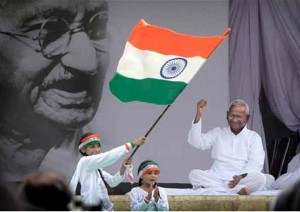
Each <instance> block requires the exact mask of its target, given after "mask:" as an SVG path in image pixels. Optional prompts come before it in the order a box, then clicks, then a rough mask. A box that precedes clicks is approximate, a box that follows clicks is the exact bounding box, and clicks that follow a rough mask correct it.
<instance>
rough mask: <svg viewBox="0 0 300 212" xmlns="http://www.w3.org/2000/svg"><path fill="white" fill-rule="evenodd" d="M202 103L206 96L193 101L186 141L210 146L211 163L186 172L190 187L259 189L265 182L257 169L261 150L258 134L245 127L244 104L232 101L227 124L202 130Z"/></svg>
mask: <svg viewBox="0 0 300 212" xmlns="http://www.w3.org/2000/svg"><path fill="white" fill-rule="evenodd" d="M206 106H207V102H206V100H203V99H202V100H200V101H199V102H198V103H197V113H196V116H195V119H194V123H193V125H192V128H191V129H190V131H189V136H188V143H189V144H191V145H192V146H194V147H195V148H197V149H201V150H206V149H211V158H212V159H213V164H212V167H211V168H210V169H209V170H205V171H203V170H199V169H194V170H192V171H191V172H190V175H189V180H190V182H191V184H192V185H193V188H195V189H197V188H210V189H215V190H216V191H224V190H225V191H226V192H228V193H237V194H241V195H247V194H249V193H251V192H254V191H259V190H261V189H262V188H263V187H264V186H265V184H266V176H265V175H264V174H263V173H261V170H262V168H263V163H264V157H265V152H264V150H263V146H262V141H261V137H260V136H259V135H258V134H257V133H256V132H254V131H251V130H249V129H247V126H246V124H247V122H248V119H249V106H248V104H247V103H246V102H245V101H243V100H240V99H238V100H235V101H233V102H232V103H231V104H230V106H229V111H228V112H227V121H228V124H229V126H228V127H223V128H221V127H218V128H214V129H212V130H210V131H208V132H206V133H203V132H202V129H201V128H202V126H201V118H202V114H203V112H204V111H205V109H206Z"/></svg>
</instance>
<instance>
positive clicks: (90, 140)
mask: <svg viewBox="0 0 300 212" xmlns="http://www.w3.org/2000/svg"><path fill="white" fill-rule="evenodd" d="M94 143H97V144H100V136H99V135H98V134H92V135H89V136H87V137H85V138H83V139H82V140H81V141H80V145H79V147H78V149H82V148H85V147H87V146H88V145H91V144H94Z"/></svg>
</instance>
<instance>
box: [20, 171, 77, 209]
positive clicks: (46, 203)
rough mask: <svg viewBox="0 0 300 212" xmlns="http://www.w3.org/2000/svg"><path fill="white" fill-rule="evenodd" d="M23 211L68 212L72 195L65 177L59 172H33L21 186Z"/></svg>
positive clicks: (25, 178)
mask: <svg viewBox="0 0 300 212" xmlns="http://www.w3.org/2000/svg"><path fill="white" fill-rule="evenodd" d="M19 196H20V199H21V200H22V201H21V202H22V209H23V210H43V211H68V210H70V209H71V208H70V206H71V203H72V195H71V192H70V190H69V187H68V184H67V181H66V179H65V178H64V176H62V175H61V174H59V173H57V172H43V171H33V172H31V173H30V174H28V175H26V176H25V177H24V179H23V180H22V182H21V184H20V186H19Z"/></svg>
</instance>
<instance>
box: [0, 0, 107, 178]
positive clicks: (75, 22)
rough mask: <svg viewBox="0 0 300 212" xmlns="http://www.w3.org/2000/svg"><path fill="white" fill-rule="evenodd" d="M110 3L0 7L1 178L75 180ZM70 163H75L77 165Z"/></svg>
mask: <svg viewBox="0 0 300 212" xmlns="http://www.w3.org/2000/svg"><path fill="white" fill-rule="evenodd" d="M107 20H108V3H107V2H106V1H105V0H85V1H82V0H50V1H49V0H28V1H27V0H26V1H23V0H14V1H11V0H1V1H0V61H1V63H0V99H1V104H0V153H1V154H0V173H1V174H2V178H3V179H4V180H8V181H18V182H19V181H21V179H22V177H23V176H25V175H26V174H28V173H29V172H31V171H32V170H35V169H37V168H39V167H40V168H41V170H54V171H59V172H60V173H64V175H66V177H71V176H72V175H71V174H72V170H73V168H74V167H75V166H76V163H75V162H74V161H76V160H78V159H79V157H80V154H79V153H78V151H77V150H76V149H77V141H78V138H80V136H81V135H82V134H83V133H84V131H85V129H83V128H84V127H85V126H86V125H87V124H88V123H89V122H90V121H91V120H92V119H93V118H94V115H95V113H96V111H97V109H98V106H99V103H100V100H101V95H102V88H103V82H104V77H105V74H106V69H107V66H108V61H109V60H108V58H109V57H108V42H107V41H108V36H107V34H108V33H107V29H106V24H107ZM71 162H74V164H72V163H71Z"/></svg>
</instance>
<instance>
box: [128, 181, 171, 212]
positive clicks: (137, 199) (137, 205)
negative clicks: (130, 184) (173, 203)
mask: <svg viewBox="0 0 300 212" xmlns="http://www.w3.org/2000/svg"><path fill="white" fill-rule="evenodd" d="M158 189H159V195H160V199H158V201H157V202H155V199H154V196H153V192H154V191H153V192H152V197H151V199H150V201H149V203H146V202H145V200H144V199H145V197H146V196H147V195H148V192H146V191H145V190H143V189H141V188H140V187H135V188H132V189H131V191H130V193H129V195H130V208H131V210H132V211H168V210H169V203H168V198H167V194H166V192H165V190H164V189H163V188H161V187H158Z"/></svg>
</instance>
